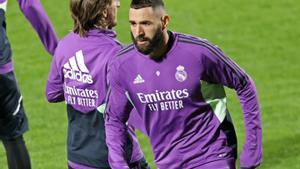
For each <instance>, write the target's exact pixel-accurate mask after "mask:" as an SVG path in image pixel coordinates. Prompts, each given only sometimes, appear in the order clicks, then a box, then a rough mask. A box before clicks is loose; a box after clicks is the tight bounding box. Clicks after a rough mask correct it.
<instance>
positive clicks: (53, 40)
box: [18, 0, 58, 56]
mask: <svg viewBox="0 0 300 169" xmlns="http://www.w3.org/2000/svg"><path fill="white" fill-rule="evenodd" d="M18 2H19V6H20V9H21V11H22V12H23V14H24V15H25V17H26V18H27V19H28V21H29V22H30V23H31V25H32V26H33V28H34V29H35V31H36V32H37V33H38V35H39V37H40V40H41V42H42V43H43V45H44V47H45V48H46V50H47V51H48V53H50V54H51V55H52V56H53V55H54V51H55V48H56V46H57V43H58V38H57V36H56V33H55V31H54V29H53V26H52V24H51V22H50V20H49V18H48V16H47V14H46V12H45V11H44V9H43V7H42V5H41V2H40V1H39V0H18Z"/></svg>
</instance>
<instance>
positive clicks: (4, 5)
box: [0, 1, 7, 11]
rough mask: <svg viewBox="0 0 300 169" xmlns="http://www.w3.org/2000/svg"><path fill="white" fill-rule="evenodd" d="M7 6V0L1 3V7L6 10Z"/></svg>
mask: <svg viewBox="0 0 300 169" xmlns="http://www.w3.org/2000/svg"><path fill="white" fill-rule="evenodd" d="M6 6H7V1H4V2H2V3H0V9H3V10H4V11H6Z"/></svg>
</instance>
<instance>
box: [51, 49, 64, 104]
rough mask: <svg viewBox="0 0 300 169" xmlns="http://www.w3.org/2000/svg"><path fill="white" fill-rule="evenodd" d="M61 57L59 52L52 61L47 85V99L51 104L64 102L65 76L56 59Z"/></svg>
mask: <svg viewBox="0 0 300 169" xmlns="http://www.w3.org/2000/svg"><path fill="white" fill-rule="evenodd" d="M57 57H59V55H58V54H57V52H56V53H55V54H54V57H53V59H52V63H51V68H50V71H49V75H48V80H47V85H46V97H47V100H48V101H49V102H53V103H55V102H61V101H64V100H65V99H64V89H63V83H64V80H63V75H62V73H61V71H60V70H59V68H58V65H57V62H56V58H57Z"/></svg>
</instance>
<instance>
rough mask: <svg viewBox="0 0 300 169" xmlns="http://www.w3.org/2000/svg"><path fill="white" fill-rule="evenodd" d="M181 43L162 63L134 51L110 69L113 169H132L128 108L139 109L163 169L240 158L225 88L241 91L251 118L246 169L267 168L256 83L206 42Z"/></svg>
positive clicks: (177, 38)
mask: <svg viewBox="0 0 300 169" xmlns="http://www.w3.org/2000/svg"><path fill="white" fill-rule="evenodd" d="M173 36H174V44H173V46H172V48H171V49H170V51H169V52H168V53H167V54H166V56H165V57H164V58H163V60H161V61H155V60H152V59H150V58H149V56H146V55H143V54H141V53H139V52H138V51H137V49H136V48H135V46H134V45H130V46H129V47H127V48H126V49H123V50H122V51H121V52H120V53H119V56H118V58H117V59H116V60H115V61H114V62H113V63H112V65H111V67H110V73H109V81H110V87H111V93H110V96H109V102H108V105H107V112H106V136H107V138H106V139H107V145H108V147H109V154H110V164H111V166H112V168H114V169H123V168H124V169H125V168H128V166H127V165H126V163H125V161H124V157H123V155H122V153H123V151H124V150H123V148H122V147H123V144H124V138H125V137H124V136H125V131H126V130H127V129H126V125H125V123H126V121H127V120H128V117H129V114H130V109H128V107H133V106H134V107H135V108H136V109H137V111H138V114H139V116H140V119H142V121H143V123H144V126H145V130H146V134H147V135H148V136H149V138H150V142H151V146H152V150H153V153H154V156H155V162H156V164H157V167H158V168H159V169H186V168H201V165H204V164H205V163H208V162H213V161H217V160H227V159H232V158H235V156H236V154H235V148H236V147H235V146H236V144H235V143H232V140H234V135H235V134H231V135H230V133H232V132H233V133H234V130H233V127H232V128H230V126H231V125H232V123H231V120H230V116H229V113H228V110H227V108H226V95H225V91H224V86H227V87H229V88H231V89H234V90H235V91H236V93H237V95H238V98H239V101H240V103H241V105H242V108H243V112H244V121H245V129H246V140H245V144H244V148H243V151H242V154H241V157H240V161H241V166H242V167H251V166H257V165H259V164H260V163H261V160H262V129H261V118H260V108H259V104H258V99H257V94H256V89H255V85H254V83H253V81H252V80H251V78H250V77H249V76H248V75H247V74H246V73H245V71H243V70H242V69H241V68H240V67H239V66H237V64H236V63H234V62H233V61H232V60H231V59H230V58H228V57H227V56H225V55H224V53H223V52H222V51H221V50H220V49H218V48H217V47H216V46H214V45H212V44H210V43H209V42H207V41H206V40H202V39H198V38H195V37H192V36H187V35H183V34H180V33H173ZM119 72H122V74H120V73H119ZM123 75H126V76H123Z"/></svg>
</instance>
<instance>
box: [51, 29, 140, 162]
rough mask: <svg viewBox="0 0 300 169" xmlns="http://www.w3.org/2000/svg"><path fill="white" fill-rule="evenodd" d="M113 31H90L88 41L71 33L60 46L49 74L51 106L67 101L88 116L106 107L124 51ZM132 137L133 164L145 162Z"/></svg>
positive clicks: (135, 140) (86, 38)
mask: <svg viewBox="0 0 300 169" xmlns="http://www.w3.org/2000/svg"><path fill="white" fill-rule="evenodd" d="M115 37H116V34H115V33H114V32H113V31H111V30H107V31H104V30H103V31H100V30H90V31H89V32H88V33H87V37H84V38H82V37H80V36H79V35H77V34H75V33H73V32H72V33H69V34H68V35H67V36H66V37H64V38H63V39H62V40H61V41H60V42H59V44H58V46H57V49H56V51H55V54H54V57H53V60H52V65H51V70H50V72H49V76H48V81H47V86H46V96H47V99H48V101H49V102H61V101H65V102H66V104H68V105H70V106H72V107H73V108H74V109H76V110H78V111H80V112H82V113H88V112H90V111H91V110H95V109H96V108H97V107H99V106H100V105H102V104H105V98H106V94H107V92H108V85H107V71H108V70H107V69H108V64H109V63H110V61H111V60H112V59H113V58H114V57H115V56H116V53H117V52H118V50H120V49H121V47H122V46H121V44H119V43H118V42H117V41H116V40H115V39H114V38H115ZM130 134H132V135H131V136H132V143H133V152H132V158H131V162H135V161H138V160H140V159H142V158H143V153H142V152H141V149H140V147H139V144H138V142H137V139H136V138H135V136H134V134H133V133H130Z"/></svg>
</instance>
